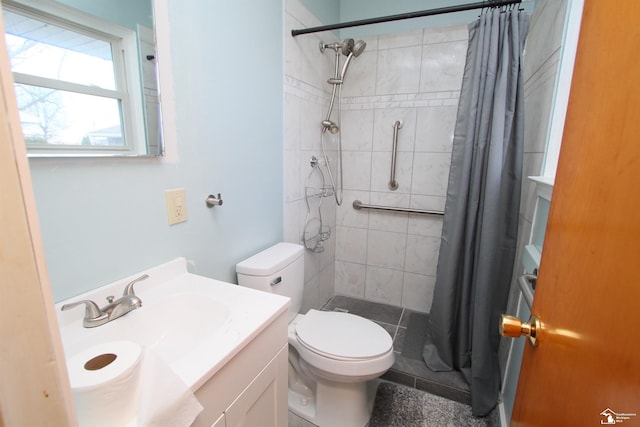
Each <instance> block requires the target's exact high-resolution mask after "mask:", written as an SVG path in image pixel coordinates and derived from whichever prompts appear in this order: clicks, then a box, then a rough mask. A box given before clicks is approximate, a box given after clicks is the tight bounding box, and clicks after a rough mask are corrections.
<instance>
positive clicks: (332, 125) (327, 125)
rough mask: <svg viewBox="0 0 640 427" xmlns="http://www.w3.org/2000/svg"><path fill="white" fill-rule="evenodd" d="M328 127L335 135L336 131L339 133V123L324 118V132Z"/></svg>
mask: <svg viewBox="0 0 640 427" xmlns="http://www.w3.org/2000/svg"><path fill="white" fill-rule="evenodd" d="M327 129H329V132H331V133H332V134H334V135H335V134H336V133H338V131H339V130H340V128H339V127H338V125H337V124H335V123H334V122H332V121H331V120H323V121H322V131H323V132H324V131H326V130H327Z"/></svg>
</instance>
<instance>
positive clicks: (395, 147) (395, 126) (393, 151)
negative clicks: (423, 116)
mask: <svg viewBox="0 0 640 427" xmlns="http://www.w3.org/2000/svg"><path fill="white" fill-rule="evenodd" d="M400 128H402V120H396V121H395V122H394V123H393V145H392V146H391V177H390V178H389V190H391V191H395V190H397V189H398V182H397V181H396V154H397V153H398V129H400Z"/></svg>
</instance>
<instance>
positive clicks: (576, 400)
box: [511, 0, 640, 427]
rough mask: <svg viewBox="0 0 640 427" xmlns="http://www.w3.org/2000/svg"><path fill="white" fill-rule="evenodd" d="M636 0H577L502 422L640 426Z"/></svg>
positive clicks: (639, 32) (639, 31)
mask: <svg viewBox="0 0 640 427" xmlns="http://www.w3.org/2000/svg"><path fill="white" fill-rule="evenodd" d="M639 49H640V2H638V1H637V0H622V1H617V2H611V1H602V0H585V7H584V13H583V20H582V27H581V33H580V40H579V44H578V52H577V56H576V66H575V70H574V77H573V83H572V88H571V96H570V100H569V106H568V112H567V121H566V124H565V131H564V136H563V141H562V148H561V151H560V159H559V164H558V172H557V175H556V181H555V187H554V192H553V200H552V203H551V211H550V215H549V221H548V225H547V232H546V238H545V243H544V249H543V253H542V260H541V264H540V274H539V279H538V284H537V288H536V295H535V299H534V303H533V307H532V313H534V314H536V315H537V316H538V317H539V318H540V319H541V321H542V323H543V326H542V330H541V331H540V333H539V345H538V346H537V347H535V348H534V347H531V346H527V349H526V350H525V354H524V358H523V362H522V368H521V371H520V378H519V383H518V390H517V393H516V403H515V408H514V411H513V416H512V421H511V425H512V426H544V427H546V426H595V425H601V424H607V423H614V424H621V423H623V425H625V426H626V425H629V426H634V425H640V332H639V329H638V327H637V324H638V314H639V313H640V309H639V305H640V273H639V272H640V268H639V267H640V54H639V52H638V50H639Z"/></svg>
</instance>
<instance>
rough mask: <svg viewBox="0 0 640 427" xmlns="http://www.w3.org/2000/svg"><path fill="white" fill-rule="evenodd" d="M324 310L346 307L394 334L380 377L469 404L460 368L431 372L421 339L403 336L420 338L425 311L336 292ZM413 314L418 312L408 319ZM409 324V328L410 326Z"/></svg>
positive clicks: (424, 320) (341, 309) (468, 395)
mask: <svg viewBox="0 0 640 427" xmlns="http://www.w3.org/2000/svg"><path fill="white" fill-rule="evenodd" d="M322 309H323V310H339V311H347V312H349V313H352V314H356V315H358V316H362V317H365V318H367V319H370V320H373V321H375V322H376V323H378V324H380V325H381V326H382V327H384V328H385V329H386V330H387V331H388V332H389V334H390V335H391V336H392V337H393V347H394V350H395V356H396V360H395V363H394V364H393V366H392V367H391V369H390V370H389V371H387V373H386V374H384V375H383V376H382V379H383V380H387V381H391V382H394V383H397V384H402V385H404V386H408V387H412V388H416V389H418V390H422V391H426V392H429V393H431V394H434V395H436V396H441V397H444V398H447V399H450V400H453V401H456V402H460V403H465V404H470V403H471V395H470V393H469V387H468V385H467V383H466V382H465V381H464V379H463V378H462V375H461V374H460V373H459V372H433V371H431V370H430V369H429V368H427V366H426V365H425V363H424V361H422V357H421V354H422V351H421V343H414V342H408V343H405V338H406V337H410V339H413V340H416V339H418V340H419V339H421V338H422V337H421V331H419V330H416V329H420V327H421V325H422V324H421V323H420V322H426V318H425V315H426V314H425V313H419V312H415V311H412V310H408V309H403V308H402V307H396V306H392V305H388V304H381V303H376V302H371V301H364V300H360V299H356V298H351V297H346V296H341V295H336V296H334V297H333V298H332V299H330V300H329V301H328V302H327V303H326V304H325V305H324V307H322ZM412 316H417V317H416V319H415V320H414V321H411V318H412ZM410 325H411V328H409V326H410Z"/></svg>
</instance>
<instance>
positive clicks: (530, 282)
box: [518, 274, 538, 309]
mask: <svg viewBox="0 0 640 427" xmlns="http://www.w3.org/2000/svg"><path fill="white" fill-rule="evenodd" d="M537 279H538V276H536V275H535V274H523V275H522V276H520V277H518V285H520V291H522V297H523V298H524V301H525V302H526V303H527V306H528V307H529V309H531V305H532V304H533V290H534V289H535V283H536V280H537Z"/></svg>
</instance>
